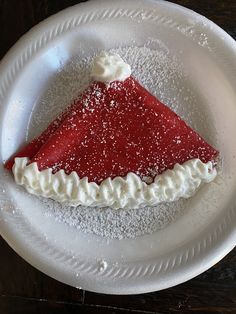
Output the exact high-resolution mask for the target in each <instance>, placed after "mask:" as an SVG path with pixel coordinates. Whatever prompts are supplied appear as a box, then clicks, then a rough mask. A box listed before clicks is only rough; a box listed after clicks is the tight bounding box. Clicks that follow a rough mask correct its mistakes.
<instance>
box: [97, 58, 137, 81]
mask: <svg viewBox="0 0 236 314" xmlns="http://www.w3.org/2000/svg"><path fill="white" fill-rule="evenodd" d="M130 75H131V67H130V65H129V64H128V63H125V62H124V60H123V59H122V58H121V57H120V56H119V55H117V54H107V53H105V52H103V53H102V54H100V55H99V56H98V57H96V58H95V59H94V61H93V66H92V69H91V76H92V77H93V79H94V80H95V81H99V82H104V83H111V82H113V81H125V80H126V79H127V78H128V77H130Z"/></svg>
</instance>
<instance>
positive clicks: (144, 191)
mask: <svg viewBox="0 0 236 314" xmlns="http://www.w3.org/2000/svg"><path fill="white" fill-rule="evenodd" d="M28 161H29V159H28V158H26V157H23V158H15V164H14V166H13V173H14V177H15V181H16V183H17V184H19V185H23V186H24V187H25V188H26V190H27V191H28V192H29V193H32V194H35V195H41V196H44V197H47V198H51V199H54V200H56V201H59V202H67V203H69V204H71V205H72V206H78V205H84V206H91V207H111V208H114V209H118V208H127V209H128V208H137V207H141V206H142V207H144V206H154V205H157V204H159V203H162V202H172V201H176V200H178V199H179V198H181V197H182V198H188V197H190V196H192V195H193V194H194V192H195V191H196V190H197V189H198V188H199V187H200V186H201V185H202V183H205V182H206V183H208V182H211V181H212V180H214V178H215V177H216V175H217V171H216V169H215V168H214V166H213V163H212V162H208V163H203V162H202V161H201V160H200V159H191V160H188V161H186V162H185V163H184V164H182V165H180V164H176V165H175V166H174V168H173V169H172V170H166V171H165V172H163V173H162V174H161V175H157V176H156V177H155V179H154V182H153V183H151V184H149V185H148V184H146V183H145V182H144V181H142V180H141V179H140V177H139V176H137V175H136V174H135V173H132V172H130V173H128V174H127V176H126V177H123V178H122V177H115V178H114V179H111V178H107V179H105V180H104V181H102V183H101V184H100V185H98V184H96V183H95V182H88V178H87V177H85V178H82V179H80V178H79V176H78V174H77V173H76V172H75V171H73V172H72V173H71V174H70V175H67V174H66V173H65V172H64V170H60V171H58V172H57V173H55V174H53V173H52V169H46V170H42V171H39V170H38V166H37V163H35V162H34V163H31V164H29V165H27V163H28Z"/></svg>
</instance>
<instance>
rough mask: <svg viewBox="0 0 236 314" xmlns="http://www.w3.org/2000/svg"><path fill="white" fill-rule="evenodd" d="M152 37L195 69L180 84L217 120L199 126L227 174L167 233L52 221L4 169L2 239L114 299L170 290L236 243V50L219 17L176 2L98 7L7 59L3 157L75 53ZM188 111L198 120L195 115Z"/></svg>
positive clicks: (28, 40)
mask: <svg viewBox="0 0 236 314" xmlns="http://www.w3.org/2000/svg"><path fill="white" fill-rule="evenodd" d="M150 38H151V39H152V41H153V42H156V43H162V44H163V45H162V46H163V47H165V49H167V50H168V51H169V53H170V54H171V55H172V56H173V57H175V58H176V60H179V65H180V67H181V68H183V70H184V71H185V73H186V77H187V80H183V82H180V87H182V89H183V90H184V91H188V93H192V94H193V95H194V97H195V98H194V99H195V100H196V99H197V103H198V105H199V108H198V111H199V112H200V113H201V116H206V117H207V120H205V121H208V124H209V125H208V127H207V128H206V127H205V126H206V124H207V123H205V122H204V119H203V120H202V122H201V121H200V122H199V121H198V122H196V121H194V119H193V122H194V123H195V126H196V128H197V129H198V130H199V132H201V133H202V135H203V136H204V137H205V138H207V139H209V140H210V141H211V143H212V144H213V145H215V146H217V148H218V149H219V150H220V152H221V156H222V160H223V166H222V173H221V175H220V176H219V178H218V180H217V181H216V183H212V184H210V185H208V186H207V187H206V188H205V189H202V190H201V191H199V193H197V195H196V196H195V197H193V198H192V199H191V200H190V201H189V203H188V204H189V207H188V209H187V210H186V211H185V214H184V215H182V216H181V217H179V218H178V219H177V220H176V221H175V222H173V223H171V224H169V225H168V226H167V227H166V228H164V229H162V230H160V231H158V232H155V233H154V234H152V235H146V236H140V237H138V238H136V239H123V240H107V239H104V238H101V237H98V236H95V235H89V234H85V233H82V232H80V231H78V230H77V229H75V228H73V227H70V226H68V225H66V224H63V223H59V222H57V221H55V219H54V218H53V216H52V217H45V215H44V214H43V211H41V207H40V206H41V205H40V202H35V199H34V198H32V197H31V196H28V195H27V194H26V193H23V191H22V190H21V189H17V188H16V186H15V184H14V182H13V179H12V177H11V176H10V175H9V174H8V173H7V172H6V171H4V169H2V168H1V198H0V201H1V211H0V228H1V229H0V230H1V235H2V236H3V237H4V239H5V240H6V241H7V242H8V243H9V244H10V245H11V247H12V248H13V249H14V250H15V251H16V252H17V253H18V254H19V255H21V256H22V257H23V258H24V259H26V260H27V261H28V262H29V263H31V264H32V265H34V266H35V267H37V268H38V269H40V270H41V271H43V272H45V273H46V274H48V275H50V276H52V277H54V278H56V279H58V280H60V281H62V282H64V283H67V284H69V285H72V286H75V287H82V288H83V289H86V290H90V291H96V292H103V293H113V294H131V293H142V292H148V291H154V290H160V289H164V288H168V287H170V286H173V285H176V284H179V283H181V282H184V281H186V280H188V279H190V278H192V277H194V276H196V275H198V274H200V273H202V272H203V271H205V270H207V269H208V268H209V267H211V266H212V265H214V264H215V263H216V262H218V261H219V260H220V259H221V258H222V257H223V256H225V255H226V254H227V253H228V252H229V251H230V250H232V249H233V247H234V245H235V243H236V230H235V222H236V214H235V205H236V199H235V193H236V174H235V171H236V159H235V156H236V145H235V134H236V94H235V81H236V76H235V73H236V63H235V56H236V44H235V42H234V40H233V39H232V38H231V37H230V36H229V35H227V34H226V33H225V32H224V31H223V30H222V29H220V28H219V27H218V26H216V25H215V24H214V23H212V22H211V21H209V20H207V19H206V18H204V17H202V16H200V15H198V14H196V13H194V12H192V11H190V10H187V9H185V8H182V7H180V6H177V5H174V4H171V3H168V2H166V1H148V0H146V1H145V0H142V1H131V0H130V1H111V0H109V1H108V0H107V1H91V2H87V3H84V4H80V5H77V6H74V7H72V8H68V9H67V10H65V11H62V12H60V13H59V14H57V15H55V16H52V17H51V18H49V19H47V20H46V21H44V22H43V23H40V24H39V25H38V26H36V27H35V28H34V29H32V30H31V31H30V32H29V33H27V34H26V35H25V36H24V37H23V38H22V39H21V40H20V41H19V42H18V43H17V44H16V45H15V46H14V47H13V48H12V49H11V50H10V51H9V53H8V54H7V55H6V57H5V58H4V59H3V61H2V63H1V68H0V72H1V78H0V100H1V108H0V109H1V160H5V159H7V158H8V157H9V156H10V155H11V154H12V153H13V152H14V151H15V150H16V149H17V148H18V147H19V146H20V145H21V143H23V142H24V141H25V137H26V136H27V128H28V126H29V123H30V121H31V116H32V115H31V112H32V108H34V111H33V115H34V113H35V110H36V111H37V106H38V104H39V103H40V98H41V97H42V95H43V94H45V93H46V91H47V88H48V86H49V85H50V82H52V80H53V78H54V76H55V75H56V73H57V71H58V69H59V68H63V67H65V66H66V64H67V63H68V62H69V61H70V60H71V59H72V58H73V57H74V56H75V55H77V56H79V57H81V56H82V55H90V54H91V53H93V52H94V51H95V50H101V49H109V48H116V47H119V46H122V47H124V46H132V45H137V46H142V45H145V44H146V43H147V41H148V40H150ZM154 49H162V48H161V45H159V46H158V47H157V46H156V47H154ZM166 66H167V67H168V64H167V65H166ZM144 71H145V69H144ZM181 84H182V85H181ZM186 84H187V85H186ZM170 87H171V86H170ZM186 93H187V92H186ZM170 96H171V97H172V96H173V98H174V95H170ZM182 96H184V95H182ZM182 96H181V97H182ZM167 98H168V97H167ZM185 98H186V97H185ZM35 108H36V109H35ZM190 108H191V104H190ZM181 110H182V115H183V116H184V117H185V116H186V118H188V109H186V108H182V109H181V108H180V113H181ZM49 118H51V116H50V117H49ZM194 123H193V124H194ZM31 131H32V130H31V129H30V132H31ZM32 132H33V131H32ZM30 136H32V134H30ZM1 164H2V161H1ZM104 260H105V262H104ZM12 271H14V270H12Z"/></svg>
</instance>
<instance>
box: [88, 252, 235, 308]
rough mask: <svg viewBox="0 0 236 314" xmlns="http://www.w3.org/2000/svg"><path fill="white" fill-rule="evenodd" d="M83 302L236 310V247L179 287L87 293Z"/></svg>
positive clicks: (105, 304)
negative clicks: (120, 293) (126, 293)
mask: <svg viewBox="0 0 236 314" xmlns="http://www.w3.org/2000/svg"><path fill="white" fill-rule="evenodd" d="M84 302H85V304H100V305H104V306H108V305H109V306H114V305H115V306H118V307H119V306H123V307H125V308H130V309H139V310H146V311H150V310H152V311H153V310H155V311H160V312H161V313H169V311H170V310H172V311H173V312H174V313H175V312H176V313H193V312H194V313H236V250H234V251H232V252H231V253H230V254H229V255H228V256H226V257H225V258H224V259H223V260H222V261H221V262H219V263H218V264H217V265H215V266H214V267H212V268H211V269H209V270H208V271H207V272H205V273H203V274H202V275H200V276H198V277H196V278H194V279H192V280H190V281H188V282H186V283H184V284H181V285H179V286H176V287H173V288H170V289H166V290H163V291H159V292H154V293H148V294H142V295H136V296H135V295H133V296H108V295H102V294H95V293H91V292H86V294H85V301H84Z"/></svg>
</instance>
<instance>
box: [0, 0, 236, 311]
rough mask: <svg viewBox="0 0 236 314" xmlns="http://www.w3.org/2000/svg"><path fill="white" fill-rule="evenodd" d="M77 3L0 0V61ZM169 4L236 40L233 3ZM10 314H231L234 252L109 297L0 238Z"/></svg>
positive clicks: (0, 299)
mask: <svg viewBox="0 0 236 314" xmlns="http://www.w3.org/2000/svg"><path fill="white" fill-rule="evenodd" d="M96 1H99V0H96ZM117 1H119V0H117ZM134 1H135V0H134ZM78 2H83V1H76V0H0V58H1V57H3V56H4V54H5V53H6V52H7V50H8V49H9V48H10V47H11V46H12V45H13V44H14V43H15V42H16V41H17V40H18V39H19V38H20V37H21V36H22V35H23V34H24V33H25V32H27V31H28V30H29V29H30V28H31V27H32V26H34V25H35V24H37V23H38V22H40V21H42V20H44V19H45V18H46V17H48V16H50V15H52V14H54V13H56V12H58V11H60V10H62V9H64V8H66V7H68V6H71V5H74V4H76V3H78ZM171 2H174V3H178V4H181V5H183V6H186V7H188V8H190V9H193V10H195V11H197V12H198V13H200V14H203V15H205V16H206V17H208V18H209V19H211V20H212V21H214V22H215V23H216V24H218V25H219V26H221V27H222V28H223V29H224V30H225V31H227V32H228V33H229V34H230V35H231V36H232V37H234V38H236V1H235V0H226V1H218V0H198V1H197V0H178V1H171ZM12 313H14V314H15V313H17V314H18V313H19V314H21V313H24V314H28V313H30V314H31V313H32V314H34V313H37V314H38V313H40V314H41V313H43V314H47V313H50V314H54V313H56V314H57V313H63V314H64V313H88V314H90V313H102V314H108V313H113V314H115V313H117V314H120V313H121V314H124V313H133V314H135V313H143V314H144V313H146V314H148V313H160V314H161V313H162V314H167V313H183V314H185V313H203V314H204V313H206V314H207V313H209V314H210V313H222V314H223V313H235V314H236V250H235V249H234V250H233V251H232V252H231V253H230V254H228V256H226V257H225V258H224V259H223V260H222V261H220V262H219V263H218V264H217V265H215V266H214V267H212V268H211V269H210V270H208V271H207V272H205V273H203V274H202V275H200V276H198V277H196V278H194V279H192V280H190V281H188V282H186V283H184V284H181V285H179V286H176V287H173V288H170V289H166V290H163V291H159V292H154V293H147V294H143V295H132V296H108V295H102V294H96V293H91V292H85V291H82V290H77V289H75V288H72V287H70V286H67V285H65V284H62V283H60V282H58V281H56V280H54V279H52V278H50V277H48V276H46V275H44V274H43V273H41V272H40V271H38V270H36V269H35V268H33V267H32V266H31V265H29V264H28V263H27V262H25V261H24V260H23V259H22V258H21V257H19V256H18V255H17V254H16V253H15V252H14V251H13V250H12V249H11V248H10V247H9V246H8V245H7V244H6V242H5V241H4V240H3V239H2V238H0V314H12Z"/></svg>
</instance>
